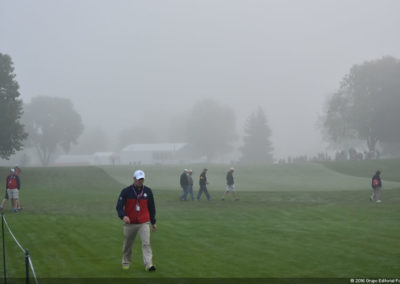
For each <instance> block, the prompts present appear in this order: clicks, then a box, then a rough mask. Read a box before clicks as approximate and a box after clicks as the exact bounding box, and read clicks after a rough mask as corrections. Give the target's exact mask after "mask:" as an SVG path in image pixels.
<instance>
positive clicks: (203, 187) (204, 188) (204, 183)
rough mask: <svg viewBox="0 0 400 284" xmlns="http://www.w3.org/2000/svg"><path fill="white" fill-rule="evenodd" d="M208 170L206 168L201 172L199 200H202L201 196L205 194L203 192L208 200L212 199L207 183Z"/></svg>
mask: <svg viewBox="0 0 400 284" xmlns="http://www.w3.org/2000/svg"><path fill="white" fill-rule="evenodd" d="M207 171H208V169H206V168H204V169H203V171H202V172H201V174H200V179H199V185H200V189H199V193H198V194H197V200H200V197H201V195H202V194H203V192H204V194H205V195H206V197H207V200H210V199H211V197H210V194H209V193H208V190H207V184H208V181H207Z"/></svg>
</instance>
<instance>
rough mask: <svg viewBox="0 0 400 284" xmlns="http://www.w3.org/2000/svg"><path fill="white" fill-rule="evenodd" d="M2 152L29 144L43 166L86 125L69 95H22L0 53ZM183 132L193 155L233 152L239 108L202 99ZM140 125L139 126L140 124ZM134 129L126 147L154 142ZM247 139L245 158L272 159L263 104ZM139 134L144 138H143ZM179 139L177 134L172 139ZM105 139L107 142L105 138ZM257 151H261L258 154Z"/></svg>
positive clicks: (95, 140)
mask: <svg viewBox="0 0 400 284" xmlns="http://www.w3.org/2000/svg"><path fill="white" fill-rule="evenodd" d="M0 68H1V73H0V92H1V93H0V94H1V100H0V110H1V113H0V118H1V124H0V132H1V136H0V144H1V148H0V157H1V158H3V159H9V157H10V156H11V155H13V154H15V153H16V152H17V151H20V150H22V149H23V147H24V146H25V147H34V148H35V149H36V152H37V154H38V157H39V159H40V161H41V163H42V165H45V166H46V165H49V164H50V162H51V160H52V158H53V156H54V154H55V153H56V152H57V150H59V149H62V150H63V151H64V152H66V153H68V152H69V150H70V148H71V146H72V145H73V144H76V143H77V140H78V138H79V137H80V136H81V134H82V133H83V130H84V126H83V123H82V120H81V116H80V115H79V113H78V112H77V111H76V110H75V109H74V106H73V104H72V102H71V101H70V100H69V99H66V98H57V97H48V96H38V97H34V98H33V99H32V100H31V102H30V103H27V104H25V105H24V104H23V102H22V101H21V100H20V99H19V96H20V93H19V91H18V90H19V85H18V83H17V81H16V80H15V77H16V75H15V73H14V66H13V63H12V60H11V57H10V56H8V55H6V54H1V53H0ZM183 121H185V123H183V124H182V125H181V126H182V127H181V129H180V133H178V132H179V131H178V132H177V130H175V133H176V134H178V135H177V136H178V137H181V139H183V140H184V141H185V142H187V149H186V152H188V154H189V155H192V156H193V157H206V158H207V160H209V161H212V160H213V159H215V158H217V157H219V156H221V155H223V154H226V153H229V152H230V151H232V149H233V143H234V142H235V141H236V140H237V134H236V118H235V114H234V111H233V110H232V109H231V108H230V107H227V106H223V105H221V104H219V103H217V102H216V101H214V100H213V99H204V100H202V101H200V102H197V103H196V104H195V105H194V106H193V108H192V111H191V113H190V114H189V115H188V117H187V118H186V119H184V120H183ZM135 128H136V129H135ZM135 130H140V129H137V126H134V128H133V129H128V130H125V131H123V132H122V133H121V137H120V140H121V143H120V145H121V147H122V146H126V145H128V144H132V143H149V142H155V141H152V139H153V138H152V134H151V131H148V132H143V131H140V133H141V135H140V137H137V136H136V135H134V133H137V131H135ZM245 133H246V136H245V141H244V145H243V147H242V148H241V150H242V153H243V158H242V161H243V162H250V161H253V162H259V163H271V162H272V146H271V142H270V137H271V130H270V129H269V127H268V123H267V118H266V116H265V114H264V112H263V110H262V109H261V108H259V109H258V110H257V112H255V113H254V114H252V115H251V116H250V117H249V119H248V121H247V123H246V128H245ZM91 137H92V138H91V141H88V147H90V149H92V150H93V149H95V148H96V147H99V146H100V147H106V146H105V143H104V141H105V140H106V137H105V135H103V134H102V132H101V131H95V132H94V133H92V136H91ZM138 138H139V140H138ZM171 139H173V138H171ZM101 141H103V143H102V142H101ZM255 152H258V154H257V153H255Z"/></svg>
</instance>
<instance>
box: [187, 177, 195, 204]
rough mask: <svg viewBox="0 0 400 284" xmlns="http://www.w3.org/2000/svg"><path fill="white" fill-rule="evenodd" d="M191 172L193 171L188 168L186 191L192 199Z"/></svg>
mask: <svg viewBox="0 0 400 284" xmlns="http://www.w3.org/2000/svg"><path fill="white" fill-rule="evenodd" d="M192 173H193V171H192V169H189V170H188V174H187V180H188V186H187V193H188V194H190V198H191V199H192V201H193V199H194V196H193V178H192Z"/></svg>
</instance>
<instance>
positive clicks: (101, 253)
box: [0, 161, 400, 279]
mask: <svg viewBox="0 0 400 284" xmlns="http://www.w3.org/2000/svg"><path fill="white" fill-rule="evenodd" d="M378 163H383V164H384V163H386V162H380V161H379V162H378ZM391 165H393V166H392V167H388V168H387V169H386V168H385V170H383V169H384V168H383V167H382V166H381V165H379V166H380V168H381V169H382V171H383V172H384V174H385V176H387V177H391V180H389V179H387V180H386V179H385V183H384V192H383V201H384V202H382V203H381V204H376V203H370V202H369V201H368V197H369V194H370V188H369V183H370V176H371V175H372V174H373V172H374V170H372V169H375V168H376V167H373V168H371V169H370V168H369V167H370V166H371V165H369V162H367V163H360V164H358V165H356V166H355V165H351V166H347V165H346V164H343V165H339V166H337V165H334V163H332V164H330V165H325V164H304V165H279V166H265V167H237V169H236V172H235V178H236V183H237V186H238V193H239V195H240V198H241V200H240V201H238V202H235V201H233V200H232V198H231V197H230V196H229V198H227V200H225V201H221V200H219V198H220V196H221V195H222V192H223V189H224V182H225V173H226V167H224V166H210V167H209V169H210V170H209V174H208V178H209V180H210V185H209V188H210V193H211V195H212V200H211V201H210V202H208V201H206V200H205V199H204V196H203V199H202V200H201V201H199V202H197V201H194V202H192V201H187V202H182V201H179V199H178V197H179V195H180V193H181V190H180V189H179V174H180V173H181V171H182V169H181V167H162V166H154V167H145V168H144V170H145V171H146V174H147V179H146V183H147V184H148V185H149V186H150V187H151V188H152V189H153V191H154V194H155V198H156V206H157V224H158V231H157V232H156V233H152V236H151V238H152V247H153V253H154V264H155V265H156V266H157V268H158V270H157V272H156V273H154V274H150V273H148V272H145V271H144V268H143V264H142V258H141V250H140V245H139V243H140V242H137V243H136V244H137V245H136V246H135V248H134V255H133V266H132V269H131V270H129V271H122V270H121V267H120V260H121V248H122V224H121V221H120V220H119V218H118V217H117V215H116V211H115V204H116V200H117V197H118V194H119V192H120V190H121V189H122V188H123V187H124V186H125V185H126V184H129V183H130V182H131V176H132V170H133V169H132V168H131V167H122V166H119V167H105V168H96V167H77V168H25V169H23V173H22V182H23V184H22V190H21V203H22V205H23V206H24V211H23V212H21V213H18V214H12V213H9V212H7V211H6V213H5V217H6V220H7V222H8V224H9V225H10V227H11V229H12V230H13V233H14V234H15V236H16V237H17V238H18V240H19V241H20V243H21V244H22V245H23V246H24V247H25V248H28V249H29V251H30V254H31V257H32V262H33V264H34V267H35V270H36V273H37V275H38V276H39V277H40V278H42V279H44V278H50V279H56V278H67V279H71V278H83V279H89V278H104V279H111V278H120V279H123V278H152V279H153V278H154V279H155V278H164V279H176V278H191V279H197V278H208V279H212V278H218V279H222V278H237V279H242V278H254V279H255V278H283V277H284V278H327V277H333V278H349V277H399V271H400V247H399V246H398V240H399V238H400V228H399V224H400V214H399V213H400V209H399V202H400V186H399V185H400V183H399V181H400V180H399V179H398V178H397V175H396V174H395V173H396V171H397V172H399V170H400V165H399V164H396V163H395V162H393V161H392V162H391ZM396 165H397V166H396ZM375 166H376V165H375ZM395 167H397V168H395ZM192 168H193V169H194V179H195V182H196V183H197V178H198V175H199V174H200V172H201V167H196V166H193V167H192ZM359 168H363V169H364V171H365V173H364V174H361V173H362V171H361V170H359ZM371 171H372V173H371ZM353 172H358V174H354V173H353ZM6 173H7V169H6V168H0V174H2V175H3V176H5V175H6ZM338 180H339V182H338ZM197 189H198V187H197V186H195V191H196V192H197ZM5 241H6V256H7V262H6V264H7V274H8V276H9V277H23V276H24V256H23V253H22V252H21V251H20V250H19V248H17V247H16V245H15V244H14V242H13V241H12V239H11V237H10V235H9V234H8V233H6V238H5ZM1 264H2V263H1Z"/></svg>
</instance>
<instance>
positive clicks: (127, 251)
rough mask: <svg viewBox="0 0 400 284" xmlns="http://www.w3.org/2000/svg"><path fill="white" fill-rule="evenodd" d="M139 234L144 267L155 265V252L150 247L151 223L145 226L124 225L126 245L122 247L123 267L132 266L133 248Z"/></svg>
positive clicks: (144, 224)
mask: <svg viewBox="0 0 400 284" xmlns="http://www.w3.org/2000/svg"><path fill="white" fill-rule="evenodd" d="M138 233H139V236H140V239H141V240H142V253H143V263H144V266H145V267H146V268H147V267H150V266H152V265H153V252H152V251H151V246H150V223H143V224H124V244H123V247H122V265H130V263H131V257H132V247H133V243H134V241H135V238H136V235H137V234H138Z"/></svg>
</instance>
